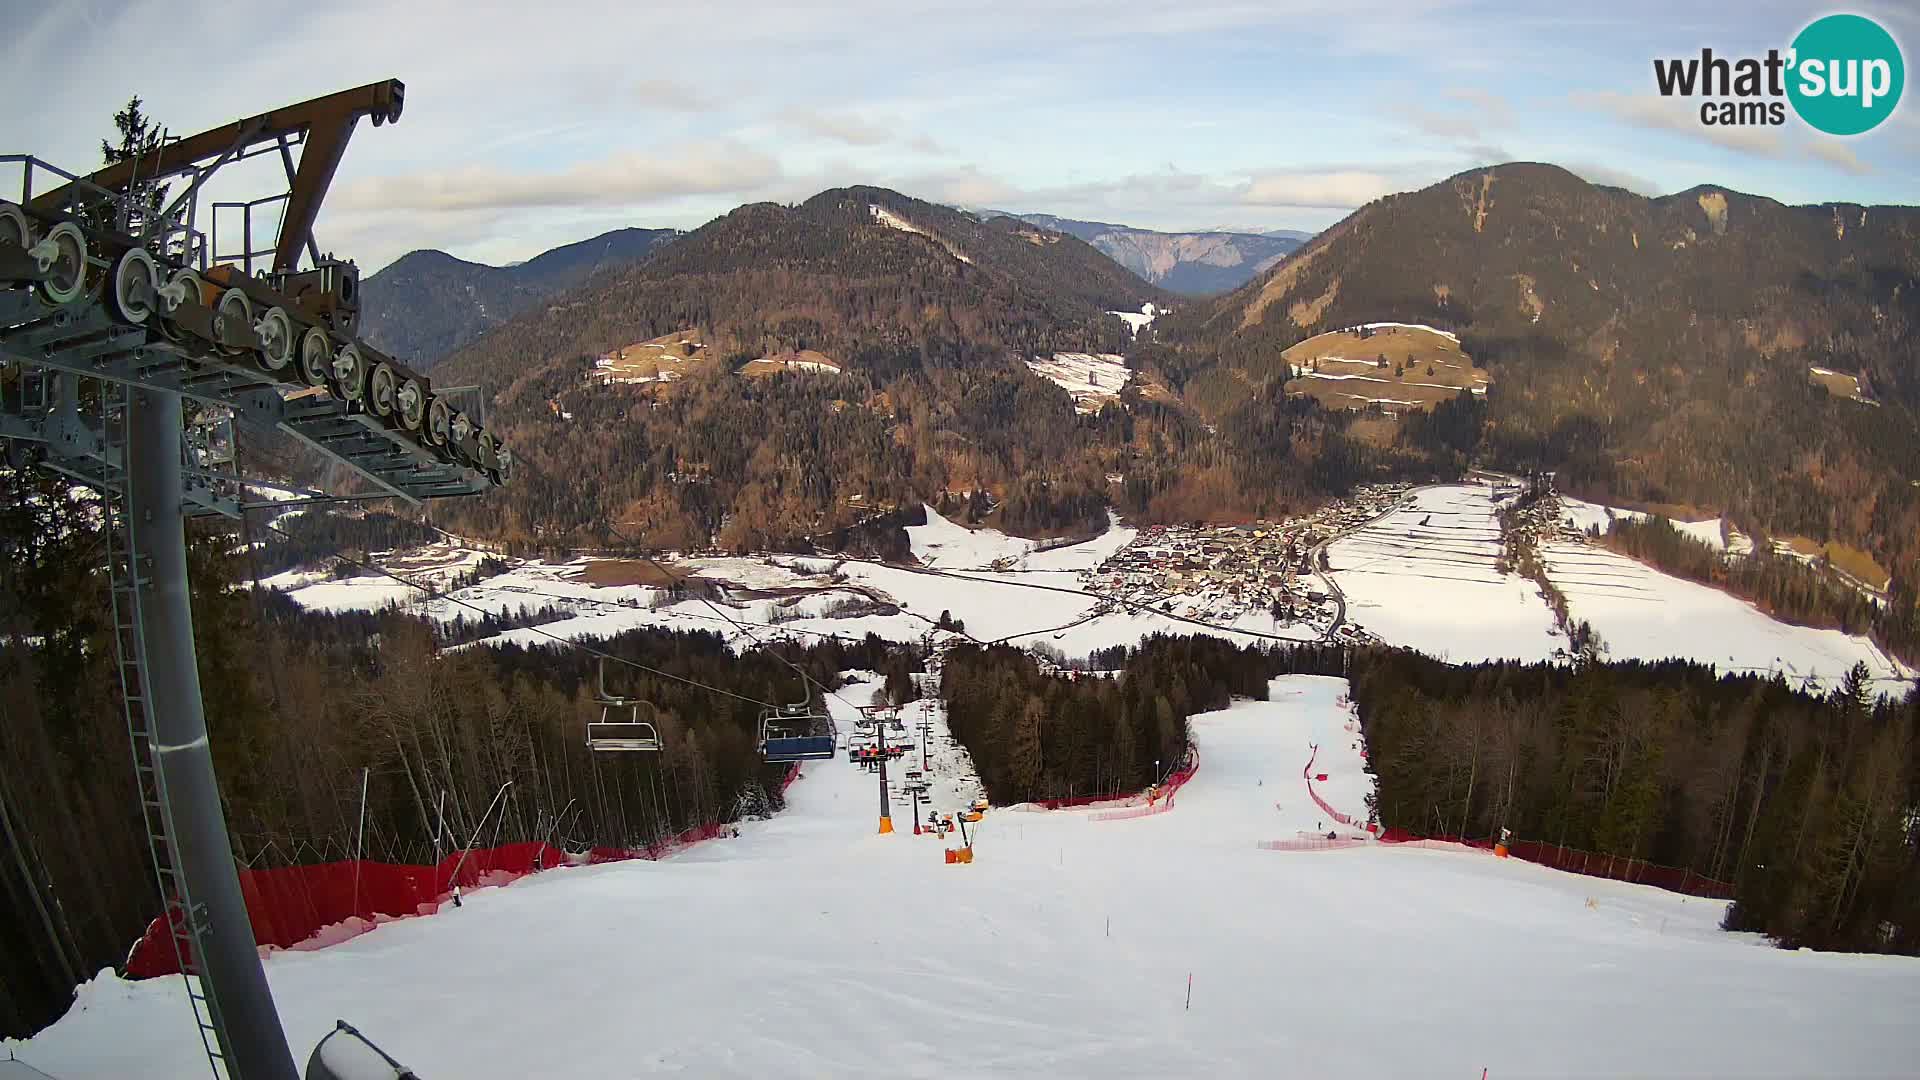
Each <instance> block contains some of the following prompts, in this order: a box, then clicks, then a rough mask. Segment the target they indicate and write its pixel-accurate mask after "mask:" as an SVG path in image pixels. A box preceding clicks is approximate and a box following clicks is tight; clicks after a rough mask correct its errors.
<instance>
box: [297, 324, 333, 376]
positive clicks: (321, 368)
mask: <svg viewBox="0 0 1920 1080" xmlns="http://www.w3.org/2000/svg"><path fill="white" fill-rule="evenodd" d="M332 364H333V345H332V343H330V342H328V341H327V332H326V331H325V330H322V329H320V328H319V327H317V326H310V327H308V328H307V332H306V334H305V336H303V337H301V339H300V378H301V379H303V380H304V381H305V382H306V384H307V385H308V386H325V385H327V374H328V371H329V369H330V368H331V367H332Z"/></svg>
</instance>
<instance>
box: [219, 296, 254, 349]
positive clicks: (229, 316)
mask: <svg viewBox="0 0 1920 1080" xmlns="http://www.w3.org/2000/svg"><path fill="white" fill-rule="evenodd" d="M214 312H215V314H217V315H218V316H219V317H220V318H222V319H224V320H226V323H227V325H228V326H233V327H242V326H245V327H251V326H252V325H253V301H251V300H248V299H247V294H246V293H243V292H241V291H240V290H239V289H228V290H227V291H226V292H223V293H221V294H220V303H219V305H218V306H217V307H215V308H214ZM221 336H222V337H225V335H224V334H223V335H221ZM220 347H221V348H222V349H225V350H226V351H227V352H229V353H239V352H243V351H245V346H242V345H228V344H226V343H225V342H222V344H221V346H220Z"/></svg>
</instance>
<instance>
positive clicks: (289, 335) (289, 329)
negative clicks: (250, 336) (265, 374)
mask: <svg viewBox="0 0 1920 1080" xmlns="http://www.w3.org/2000/svg"><path fill="white" fill-rule="evenodd" d="M253 332H254V334H255V335H256V336H258V337H259V338H260V350H259V352H258V354H257V355H258V357H259V360H260V366H261V367H263V368H266V369H267V370H268V371H280V370H282V369H284V368H285V367H286V366H287V365H288V364H291V363H293V352H294V334H293V319H292V317H290V316H289V315H288V314H287V312H286V309H285V308H278V307H270V308H268V309H267V311H266V314H264V315H262V316H260V321H259V322H257V323H255V324H254V326H253Z"/></svg>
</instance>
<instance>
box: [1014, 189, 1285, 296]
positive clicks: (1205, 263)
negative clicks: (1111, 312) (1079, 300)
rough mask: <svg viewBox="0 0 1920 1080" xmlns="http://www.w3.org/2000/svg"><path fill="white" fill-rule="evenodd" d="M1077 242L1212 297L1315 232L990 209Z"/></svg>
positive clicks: (1177, 289) (1190, 292)
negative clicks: (1148, 224) (1153, 225)
mask: <svg viewBox="0 0 1920 1080" xmlns="http://www.w3.org/2000/svg"><path fill="white" fill-rule="evenodd" d="M984 214H985V215H986V216H988V217H1010V218H1018V219H1020V220H1022V221H1025V222H1028V223H1030V224H1034V225H1039V226H1040V227H1042V228H1045V229H1052V230H1054V231H1055V232H1063V233H1066V234H1068V235H1070V236H1075V237H1078V238H1079V239H1081V240H1085V241H1086V242H1087V243H1089V244H1092V245H1093V246H1094V247H1096V248H1098V249H1100V250H1101V251H1102V252H1104V253H1106V255H1107V256H1108V257H1110V258H1112V259H1113V260H1114V261H1115V262H1118V263H1119V264H1120V265H1122V266H1124V267H1126V268H1127V269H1129V270H1131V271H1133V272H1134V273H1135V274H1138V275H1140V277H1142V278H1144V279H1145V280H1147V281H1150V282H1152V283H1154V284H1155V285H1159V286H1161V287H1162V288H1165V289H1167V290H1168V291H1169V292H1174V293H1179V294H1181V295H1183V296H1209V295H1213V294H1217V293H1221V292H1225V291H1228V290H1231V289H1233V288H1236V287H1238V286H1240V285H1242V284H1244V283H1245V282H1246V281H1247V280H1248V279H1249V278H1250V277H1252V276H1254V275H1256V274H1259V273H1260V272H1262V271H1264V270H1266V269H1267V268H1268V267H1269V266H1272V265H1273V264H1274V263H1275V262H1277V261H1279V260H1280V259H1281V258H1283V257H1285V255H1286V254H1287V253H1288V252H1290V251H1292V250H1294V249H1295V248H1297V247H1299V246H1300V244H1302V243H1304V242H1305V240H1306V239H1307V238H1309V237H1311V236H1312V235H1313V234H1312V233H1301V232H1298V231H1295V230H1287V229H1276V230H1270V231H1265V232H1261V231H1250V230H1242V229H1196V230H1189V231H1184V232H1164V231H1161V230H1156V229H1142V228H1136V227H1134V226H1131V225H1120V224H1115V223H1113V222H1106V221H1082V220H1078V219H1075V218H1066V217H1060V216H1058V215H1055V214H1039V213H1035V214H1015V213H1011V212H1009V211H1003V210H989V211H985V212H984Z"/></svg>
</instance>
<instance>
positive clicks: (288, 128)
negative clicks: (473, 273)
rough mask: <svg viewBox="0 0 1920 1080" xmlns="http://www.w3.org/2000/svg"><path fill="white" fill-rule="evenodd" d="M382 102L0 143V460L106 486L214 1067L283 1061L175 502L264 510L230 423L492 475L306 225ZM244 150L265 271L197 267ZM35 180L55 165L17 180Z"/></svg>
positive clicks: (447, 485) (142, 702)
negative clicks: (17, 146)
mask: <svg viewBox="0 0 1920 1080" xmlns="http://www.w3.org/2000/svg"><path fill="white" fill-rule="evenodd" d="M401 102H402V91H401V87H400V83H399V82H398V81H397V80H388V81H386V82H384V83H375V84H372V85H370V86H367V87H361V88H360V89H358V90H352V91H347V92H345V93H342V94H335V95H331V96H329V97H326V98H320V99H317V100H315V101H311V102H306V103H304V104H301V105H295V106H290V107H288V108H286V109H281V110H276V111H275V112H272V113H265V114H261V115H260V116H256V117H253V118H251V119H248V120H243V121H239V122H236V123H235V124H230V125H226V126H224V127H221V128H216V129H214V130H213V131H210V132H205V133H203V134H201V135H196V136H192V137H190V138H186V139H181V140H178V141H175V142H172V143H169V144H167V145H166V146H165V147H163V148H162V149H160V150H159V151H157V152H155V153H153V154H149V155H142V156H141V157H140V158H139V159H137V160H135V161H132V162H126V163H122V164H119V165H113V166H109V167H107V168H106V169H102V170H100V171H99V172H96V173H94V174H92V175H91V176H88V177H79V176H76V175H75V174H72V173H67V172H63V171H61V170H59V169H56V168H53V167H52V166H49V165H47V164H46V163H44V162H41V161H39V160H38V159H36V158H32V157H27V156H24V155H8V156H0V177H4V168H5V167H6V166H17V167H18V168H19V170H20V175H21V184H20V194H19V201H18V202H13V201H10V200H9V199H7V198H6V197H5V196H4V195H0V454H3V455H4V457H3V458H0V460H5V461H6V462H7V463H8V464H10V465H11V466H13V467H14V468H23V467H31V466H37V467H40V468H44V469H48V470H51V471H53V472H57V473H60V474H62V475H64V476H66V477H69V478H71V479H73V480H76V481H78V482H80V483H82V484H85V485H87V486H89V487H91V488H93V489H95V490H96V491H98V492H99V493H100V496H101V499H102V500H103V503H104V506H105V510H106V513H105V514H104V515H103V517H104V521H103V523H104V525H105V529H106V533H107V539H108V543H107V550H108V557H107V560H106V562H107V565H106V567H105V569H106V576H107V579H108V582H109V586H110V596H111V598H112V601H113V620H114V643H115V647H116V651H117V660H118V668H119V673H120V690H121V695H120V696H121V701H122V704H123V706H124V708H125V711H126V721H127V732H128V737H129V740H130V743H131V746H132V748H133V758H134V773H135V777H136V779H137V781H138V790H139V798H140V803H141V810H142V813H143V815H144V817H145V820H146V822H147V830H148V834H149V841H150V848H151V851H152V855H153V863H154V873H155V878H156V881H157V883H158V885H159V889H160V894H161V898H162V900H163V902H164V903H165V905H166V906H165V910H164V912H163V916H162V917H163V918H164V919H166V920H167V925H168V928H169V930H170V932H171V934H172V936H173V939H174V943H175V947H176V949H178V950H179V954H180V960H181V965H180V967H181V971H182V973H183V974H184V975H185V976H186V977H187V987H188V998H189V1001H190V1002H191V1004H192V1006H193V1012H194V1016H195V1020H196V1022H197V1023H198V1025H199V1033H200V1038H201V1040H202V1042H203V1044H204V1046H205V1049H206V1052H207V1059H208V1063H209V1065H210V1067H211V1068H212V1070H213V1073H214V1075H216V1076H219V1077H229V1078H232V1077H238V1078H242V1080H294V1078H295V1077H296V1076H297V1075H298V1074H297V1072H296V1069H295V1066H294V1060H293V1056H292V1053H291V1051H290V1049H289V1047H288V1045H287V1039H286V1034H285V1031H284V1029H283V1028H282V1026H281V1024H280V1019H279V1015H278V1013H277V1011H276V1010H275V1007H274V1002H273V997H272V995H271V993H270V992H269V989H268V985H267V981H266V976H265V972H264V971H263V969H262V968H261V965H260V958H259V954H258V953H257V951H256V948H255V940H254V937H253V928H252V925H251V923H250V921H249V920H248V917H247V910H246V904H245V902H244V900H243V898H242V895H241V892H240V883H239V876H238V874H237V872H236V869H235V865H234V859H233V848H232V843H231V840H230V838H229V836H228V833H227V827H226V821H225V817H224V814H223V812H222V807H221V801H220V788H219V782H218V777H217V776H216V775H215V773H214V766H213V755H212V750H211V747H210V746H209V744H208V738H207V726H206V716H205V713H204V712H203V710H202V706H201V697H200V680H199V669H198V666H197V663H196V661H195V656H194V647H193V612H192V608H191V605H190V603H189V598H188V585H189V583H188V579H187V549H186V526H185V519H186V518H187V517H191V516H202V515H212V514H219V515H224V516H227V517H236V518H237V517H239V516H240V515H241V514H242V513H244V512H245V511H246V510H249V509H256V508H262V507H268V506H274V505H281V504H275V503H272V502H264V501H262V502H255V501H249V493H248V488H247V486H246V481H245V478H243V477H241V476H240V475H238V473H237V470H236V469H235V467H234V456H233V453H232V441H233V425H234V424H235V423H236V422H238V423H239V424H240V425H242V426H244V427H247V428H251V429H254V430H277V431H279V432H281V433H283V434H286V435H290V436H292V437H293V438H295V439H296V440H298V441H300V442H302V443H304V444H305V445H306V446H307V447H309V448H310V449H312V450H314V451H317V452H319V453H320V454H321V455H323V456H324V457H325V458H326V459H328V460H329V461H330V462H331V463H332V464H334V465H336V466H341V467H344V468H345V469H346V470H347V472H348V473H349V474H350V475H352V476H354V477H356V478H358V479H359V480H360V481H362V482H363V483H364V484H366V485H371V487H372V488H373V493H374V494H376V495H379V496H382V497H395V498H400V499H403V500H405V501H407V502H409V503H416V504H417V503H419V502H421V501H422V500H425V499H433V498H443V497H449V496H457V495H472V494H478V493H480V492H484V491H486V490H488V489H490V488H492V487H494V486H496V485H499V484H503V483H505V482H507V480H508V478H509V476H510V474H511V470H512V456H511V454H509V452H508V451H507V449H506V448H505V447H504V446H501V445H500V444H499V442H498V440H497V439H496V438H495V437H494V436H493V434H492V433H491V432H488V431H486V430H485V429H484V428H483V426H482V425H481V424H480V423H479V422H477V421H476V420H475V418H474V417H472V416H470V415H468V414H467V413H465V412H463V411H461V410H460V409H459V408H457V407H456V406H455V404H454V402H453V401H452V400H451V398H450V397H449V396H448V395H447V394H445V393H444V392H442V393H435V391H434V389H433V386H432V383H431V381H430V380H428V379H427V378H426V376H424V375H422V374H420V373H418V372H415V371H412V370H411V369H409V368H408V367H407V366H406V365H404V364H402V363H400V362H399V361H397V360H395V359H393V358H392V357H388V356H386V355H385V354H384V353H381V352H380V351H379V350H377V349H374V348H372V347H371V346H369V345H368V344H367V343H366V342H364V341H362V340H361V339H360V338H359V337H358V336H357V333H356V329H357V323H358V319H357V315H358V310H359V301H358V295H357V294H358V287H357V285H358V274H357V271H356V270H355V269H354V267H353V264H351V263H347V262H342V261H340V260H336V259H332V258H321V257H320V256H319V254H318V251H317V249H316V248H315V246H314V244H313V242H312V236H311V225H312V222H313V215H314V213H315V212H317V209H318V206H319V200H320V199H321V197H322V196H323V195H324V194H325V191H326V187H327V184H328V182H329V181H330V180H331V179H332V176H333V172H334V169H335V167H336V166H337V165H338V164H339V161H340V155H341V153H342V151H343V150H344V149H345V143H346V139H347V137H348V135H350V134H351V132H352V130H353V126H354V123H355V122H356V121H357V120H358V119H359V118H361V117H363V116H371V117H372V118H373V120H374V122H375V123H376V124H380V123H385V122H390V121H393V120H397V119H398V118H399V115H400V106H401ZM296 147H298V148H300V149H301V151H302V153H301V156H300V160H299V164H298V165H297V166H296V165H295V163H294V159H293V154H292V150H293V149H294V148H296ZM263 152H277V153H278V154H279V155H280V157H281V159H282V161H283V162H284V164H285V168H286V173H287V179H288V188H289V190H288V192H287V194H286V195H285V196H284V198H285V199H286V200H287V202H288V205H289V210H288V212H287V214H286V218H285V223H284V225H283V228H282V230H281V234H280V237H279V240H278V243H277V244H276V245H275V248H274V252H275V259H274V264H273V269H272V270H271V271H268V272H263V273H260V274H257V275H256V274H252V273H249V272H248V268H247V267H243V266H234V265H228V266H221V265H209V259H210V256H211V253H210V249H209V245H208V244H207V243H206V242H205V240H204V238H203V236H202V234H201V233H200V232H199V230H198V228H197V225H196V223H197V221H198V206H199V204H200V202H201V201H202V195H203V193H204V189H205V185H206V181H207V179H208V178H209V177H210V176H211V175H212V174H213V173H214V172H215V171H217V170H218V169H219V168H221V167H222V166H223V165H225V164H228V163H230V162H232V161H235V160H239V159H241V158H244V157H246V156H250V155H251V154H254V153H263ZM45 176H52V177H54V178H56V180H57V181H58V182H56V183H55V184H53V185H52V187H51V190H46V189H43V190H41V191H40V192H38V193H36V192H35V190H34V188H35V186H36V185H35V178H36V177H45ZM169 177H172V178H180V177H185V178H187V180H188V183H187V185H186V188H185V190H184V191H182V192H181V193H180V194H179V195H177V196H176V197H175V198H174V199H173V200H172V202H171V203H170V205H168V206H167V207H165V208H164V209H163V210H162V212H161V213H160V214H158V215H156V216H154V217H153V218H151V219H148V218H147V217H145V216H144V211H139V210H136V209H134V208H133V206H132V202H133V201H132V200H130V199H129V198H128V192H129V191H130V190H131V189H132V188H133V187H134V185H136V184H138V183H143V182H146V181H149V180H154V179H165V178H169ZM245 246H247V245H243V247H245ZM303 251H304V252H305V253H306V254H308V255H309V256H311V257H312V263H311V265H310V266H308V267H306V268H304V269H303V268H302V267H301V265H300V256H301V254H302V252H303ZM362 497H364V496H362Z"/></svg>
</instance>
